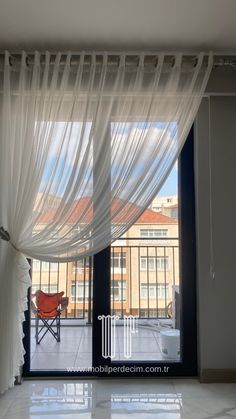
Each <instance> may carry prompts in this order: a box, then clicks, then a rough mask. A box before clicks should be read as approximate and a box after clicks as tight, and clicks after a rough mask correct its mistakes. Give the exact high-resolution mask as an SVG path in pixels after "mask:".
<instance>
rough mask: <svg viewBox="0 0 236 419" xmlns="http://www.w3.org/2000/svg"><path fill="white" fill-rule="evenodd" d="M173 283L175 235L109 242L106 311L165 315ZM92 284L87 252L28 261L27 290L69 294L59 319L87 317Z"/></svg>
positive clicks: (176, 274) (176, 263)
mask: <svg viewBox="0 0 236 419" xmlns="http://www.w3.org/2000/svg"><path fill="white" fill-rule="evenodd" d="M118 243H119V245H116V244H118ZM178 285H179V244H178V238H169V237H163V238H151V239H150V238H140V237H139V238H124V239H119V242H116V243H114V244H113V245H112V246H111V313H112V314H116V315H119V316H120V317H121V318H122V317H123V316H124V315H129V314H132V315H135V316H138V317H139V318H149V319H150V318H155V319H157V318H167V317H168V315H169V308H170V304H171V302H172V300H173V289H174V287H176V286H178ZM92 288H93V259H92V257H89V258H85V259H83V260H78V261H76V262H73V263H72V262H70V263H48V262H41V261H37V260H33V261H32V292H33V293H34V292H35V291H36V290H37V289H41V290H42V291H44V292H59V291H64V293H65V296H67V297H69V305H68V308H67V310H66V311H65V312H64V313H63V316H64V317H65V318H68V319H84V320H87V321H88V322H91V319H92V295H93V289H92Z"/></svg>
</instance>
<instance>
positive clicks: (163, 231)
mask: <svg viewBox="0 0 236 419" xmlns="http://www.w3.org/2000/svg"><path fill="white" fill-rule="evenodd" d="M167 233H168V229H167V228H145V229H141V230H140V237H142V238H149V239H150V238H158V237H166V236H167Z"/></svg>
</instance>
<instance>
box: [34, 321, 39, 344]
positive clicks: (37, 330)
mask: <svg viewBox="0 0 236 419" xmlns="http://www.w3.org/2000/svg"><path fill="white" fill-rule="evenodd" d="M35 338H36V344H37V345H38V344H39V317H38V316H37V315H36V317H35Z"/></svg>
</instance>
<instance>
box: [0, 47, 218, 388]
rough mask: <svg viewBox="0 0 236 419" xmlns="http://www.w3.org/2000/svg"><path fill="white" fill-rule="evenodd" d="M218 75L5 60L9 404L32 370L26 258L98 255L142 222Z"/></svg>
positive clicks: (0, 193)
mask: <svg viewBox="0 0 236 419" xmlns="http://www.w3.org/2000/svg"><path fill="white" fill-rule="evenodd" d="M211 67H212V56H211V54H203V53H200V54H198V55H197V57H196V58H195V59H194V60H193V62H192V63H191V62H189V60H188V62H186V60H185V57H183V56H182V54H175V55H174V56H173V55H172V56H170V55H163V54H156V55H154V54H152V55H149V56H145V54H143V53H141V54H136V55H135V56H128V55H126V54H106V53H104V54H101V53H97V54H96V53H91V54H88V53H81V54H77V55H72V54H70V53H67V54H64V53H63V54H61V53H58V54H50V53H48V52H46V53H45V54H40V53H38V52H35V54H33V55H31V56H30V57H27V55H26V54H25V53H22V55H21V60H20V63H19V62H18V60H16V62H15V61H14V57H13V58H12V57H11V56H10V55H9V54H8V53H6V54H5V57H4V70H3V73H2V75H3V77H2V78H1V80H0V90H1V96H0V109H1V115H0V123H1V127H0V197H1V201H0V226H2V227H3V229H2V230H1V237H2V239H3V240H0V251H1V259H0V273H1V276H0V281H1V283H0V290H1V292H0V336H1V344H0V371H1V374H0V392H2V391H4V390H5V389H7V388H8V387H10V386H12V385H13V383H14V377H15V375H17V374H18V370H19V366H20V365H22V362H23V348H22V342H21V341H22V326H21V322H22V320H23V312H24V309H25V303H26V293H27V288H28V286H29V285H30V278H29V275H28V269H29V266H28V263H27V261H26V258H25V256H27V257H29V258H37V259H41V260H45V261H70V260H75V259H78V258H79V257H84V256H88V255H92V254H94V253H96V252H98V251H99V250H101V249H103V248H105V247H106V246H108V245H109V244H110V243H111V242H112V241H114V240H115V239H116V238H118V237H120V236H121V235H122V234H123V233H124V232H125V231H126V230H127V229H128V228H129V227H130V225H131V224H133V223H134V222H135V220H136V219H137V218H138V217H139V216H140V214H141V213H142V212H143V211H144V209H145V208H146V207H147V205H148V204H149V203H150V201H151V200H152V199H153V198H154V196H155V195H156V194H157V192H158V190H159V189H160V188H161V186H162V184H163V182H164V181H165V179H166V177H167V175H168V173H169V171H170V170H171V168H172V166H173V164H174V162H175V161H176V158H177V157H178V154H179V152H180V150H181V148H182V146H183V144H184V141H185V139H186V137H187V134H188V132H189V129H190V127H191V125H192V123H193V121H194V118H195V115H196V112H197V110H198V107H199V104H200V101H201V98H202V95H203V93H204V89H205V87H206V83H207V81H208V78H209V74H210V71H211ZM9 239H10V241H9V242H7V241H8V240H9ZM4 240H5V241H4ZM23 255H24V256H23Z"/></svg>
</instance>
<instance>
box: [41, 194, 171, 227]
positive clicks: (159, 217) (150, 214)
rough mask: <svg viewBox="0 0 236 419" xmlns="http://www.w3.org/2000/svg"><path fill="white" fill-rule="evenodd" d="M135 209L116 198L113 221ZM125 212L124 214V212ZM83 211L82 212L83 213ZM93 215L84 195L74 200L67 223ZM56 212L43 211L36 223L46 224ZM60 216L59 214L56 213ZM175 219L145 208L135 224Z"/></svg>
mask: <svg viewBox="0 0 236 419" xmlns="http://www.w3.org/2000/svg"><path fill="white" fill-rule="evenodd" d="M136 210H137V206H136V205H134V204H132V203H130V202H128V203H127V202H125V201H123V200H121V199H120V198H116V199H115V200H114V201H113V203H112V211H113V212H117V214H116V216H115V218H114V222H116V223H119V222H124V221H126V220H125V214H127V220H128V218H130V217H131V216H132V212H134V211H136ZM124 212H125V214H124ZM83 213H84V214H83ZM92 216H93V206H92V201H91V198H89V197H85V198H81V199H79V200H77V201H75V202H74V204H73V206H72V207H71V209H70V211H69V212H68V214H67V216H66V218H67V220H66V221H67V222H68V224H70V223H72V224H73V223H75V222H76V221H77V220H78V219H79V218H80V220H81V223H88V222H90V221H91V219H92ZM56 217H57V213H56V211H55V210H48V211H45V212H44V213H43V214H42V215H41V216H40V217H39V220H38V224H47V223H50V222H53V221H55V219H56ZM58 217H59V218H60V215H59V214H58ZM176 223H177V220H176V219H174V218H171V217H167V216H166V215H163V214H160V213H158V212H155V211H152V210H150V209H147V210H145V211H144V212H143V214H142V215H141V216H140V217H139V218H138V220H137V221H136V224H176Z"/></svg>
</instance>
